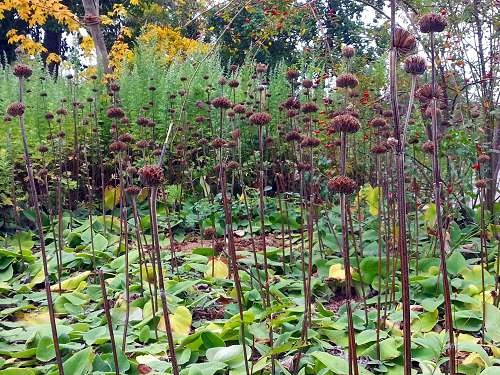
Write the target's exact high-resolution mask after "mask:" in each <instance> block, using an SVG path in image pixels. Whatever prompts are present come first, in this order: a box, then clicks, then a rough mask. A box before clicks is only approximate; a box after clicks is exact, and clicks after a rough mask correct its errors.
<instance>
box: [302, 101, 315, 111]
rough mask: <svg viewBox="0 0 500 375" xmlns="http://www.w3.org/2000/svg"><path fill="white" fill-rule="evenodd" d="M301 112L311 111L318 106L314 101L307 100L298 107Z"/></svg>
mask: <svg viewBox="0 0 500 375" xmlns="http://www.w3.org/2000/svg"><path fill="white" fill-rule="evenodd" d="M300 110H301V111H302V113H313V112H317V111H318V106H317V105H316V103H314V102H307V103H304V104H302V107H301V109H300Z"/></svg>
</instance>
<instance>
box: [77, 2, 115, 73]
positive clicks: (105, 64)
mask: <svg viewBox="0 0 500 375" xmlns="http://www.w3.org/2000/svg"><path fill="white" fill-rule="evenodd" d="M82 3H83V8H84V9H85V16H84V18H83V20H84V23H85V25H86V26H87V28H88V30H89V31H90V35H91V36H92V40H93V41H94V46H95V50H96V54H97V65H98V67H100V68H101V69H102V71H103V72H105V73H108V72H110V68H109V57H108V50H107V49H106V44H105V42H104V35H103V33H102V30H101V20H100V17H99V0H82Z"/></svg>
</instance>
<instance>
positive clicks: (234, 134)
mask: <svg viewBox="0 0 500 375" xmlns="http://www.w3.org/2000/svg"><path fill="white" fill-rule="evenodd" d="M240 135H241V132H240V129H234V130H233V131H232V132H231V138H232V139H233V140H234V141H236V140H238V139H239V138H240Z"/></svg>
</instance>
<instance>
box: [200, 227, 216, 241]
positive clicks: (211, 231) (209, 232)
mask: <svg viewBox="0 0 500 375" xmlns="http://www.w3.org/2000/svg"><path fill="white" fill-rule="evenodd" d="M215 234H216V232H215V228H213V227H208V228H205V230H204V231H203V237H205V238H208V239H212V238H214V237H215Z"/></svg>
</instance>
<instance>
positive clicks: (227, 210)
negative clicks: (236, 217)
mask: <svg viewBox="0 0 500 375" xmlns="http://www.w3.org/2000/svg"><path fill="white" fill-rule="evenodd" d="M219 173H220V174H219V177H220V184H221V194H222V204H223V206H224V216H225V220H226V232H227V247H228V252H229V256H230V259H231V266H232V273H233V278H234V287H235V289H236V298H237V302H238V309H239V314H240V336H241V345H242V347H243V359H244V362H245V372H246V374H247V375H250V368H249V366H248V353H247V350H246V342H245V322H244V319H243V318H244V316H243V293H242V289H241V281H240V275H239V273H238V259H237V257H236V247H235V245H234V233H233V218H232V213H231V207H230V202H229V199H228V195H227V188H226V186H227V181H226V171H225V169H224V166H223V165H222V163H221V164H220V172H219ZM257 272H258V270H257ZM212 275H213V274H212ZM270 345H271V347H272V342H271V343H270Z"/></svg>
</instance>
